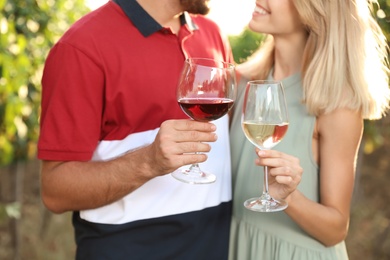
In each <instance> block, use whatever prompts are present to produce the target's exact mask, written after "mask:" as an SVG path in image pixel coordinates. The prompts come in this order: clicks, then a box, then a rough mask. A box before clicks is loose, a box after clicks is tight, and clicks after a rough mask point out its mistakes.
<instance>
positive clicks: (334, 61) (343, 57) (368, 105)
mask: <svg viewBox="0 0 390 260" xmlns="http://www.w3.org/2000/svg"><path fill="white" fill-rule="evenodd" d="M293 1H294V4H295V7H296V9H297V11H298V13H299V15H300V17H301V21H302V22H303V24H304V25H305V27H306V28H307V32H308V40H307V43H306V47H305V52H304V57H303V65H302V68H301V74H302V84H303V90H304V97H303V102H304V103H305V104H306V106H307V109H308V111H309V112H310V113H312V114H313V115H316V116H317V115H320V114H322V113H328V112H331V111H333V110H335V109H337V108H349V109H353V110H361V112H362V116H363V118H366V119H379V118H381V117H382V116H383V115H384V114H385V112H386V110H387V109H388V108H389V100H390V89H389V69H388V59H387V50H388V49H387V48H388V46H387V42H386V38H385V36H384V34H383V32H382V30H381V28H380V27H379V25H378V24H377V22H376V21H375V19H374V18H373V17H372V14H371V12H372V4H373V3H372V2H373V1H371V2H369V1H367V0H311V1H307V0H293ZM375 3H376V2H375ZM273 64H274V41H273V38H272V36H271V35H268V36H267V39H266V40H265V41H264V43H263V44H262V45H261V46H260V48H259V50H258V51H256V52H255V53H254V54H253V55H252V56H251V57H250V58H249V59H248V60H247V61H246V62H245V63H243V64H240V65H239V66H238V70H239V71H240V72H241V73H242V75H243V76H245V77H247V78H250V79H263V78H266V77H267V76H268V74H269V72H270V71H271V69H272V67H273Z"/></svg>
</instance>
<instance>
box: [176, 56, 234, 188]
mask: <svg viewBox="0 0 390 260" xmlns="http://www.w3.org/2000/svg"><path fill="white" fill-rule="evenodd" d="M176 94H177V102H178V104H179V106H180V107H181V109H182V110H183V111H184V113H186V114H187V115H188V116H189V117H190V118H192V119H193V120H196V121H202V122H207V121H212V120H216V119H219V118H221V117H223V116H224V115H226V114H227V113H228V111H229V110H230V109H231V108H232V107H233V104H234V101H235V97H236V75H235V67H234V65H233V64H231V63H228V62H223V61H217V60H213V59H207V58H189V59H186V60H185V62H184V67H183V70H182V73H181V75H180V78H179V83H178V86H177V92H176ZM172 176H173V177H174V178H176V179H178V180H180V181H182V182H185V183H190V184H205V183H213V182H215V181H216V176H215V175H214V174H212V173H207V172H204V171H202V170H201V169H200V167H199V164H197V163H196V164H192V165H191V166H190V167H189V168H187V169H183V168H179V169H178V170H176V171H174V172H173V173H172Z"/></svg>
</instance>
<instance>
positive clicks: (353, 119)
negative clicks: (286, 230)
mask: <svg viewBox="0 0 390 260" xmlns="http://www.w3.org/2000/svg"><path fill="white" fill-rule="evenodd" d="M317 127H318V133H319V148H318V149H319V160H320V161H319V164H320V203H317V202H314V201H311V200H309V199H307V198H306V197H305V196H303V194H302V193H300V192H299V191H295V192H293V193H292V194H291V195H290V196H289V198H288V203H289V207H288V208H287V209H286V210H285V212H286V213H287V214H288V215H289V216H290V217H291V218H292V219H293V220H294V221H295V222H296V223H297V224H298V225H299V226H301V227H302V229H304V230H305V231H306V232H307V233H308V234H310V235H311V236H313V237H314V238H316V239H317V240H319V241H320V242H321V243H323V244H324V245H325V246H332V245H335V244H337V243H339V242H341V241H343V240H344V239H345V237H346V236H347V233H348V226H349V219H350V203H351V198H352V193H353V185H354V176H355V166H356V159H357V152H358V149H359V144H360V141H361V137H362V132H363V120H362V117H361V115H360V113H359V112H355V111H351V110H347V109H338V110H337V111H334V112H332V113H330V114H327V115H322V116H320V117H319V118H318V120H317Z"/></svg>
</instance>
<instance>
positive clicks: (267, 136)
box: [242, 120, 288, 149]
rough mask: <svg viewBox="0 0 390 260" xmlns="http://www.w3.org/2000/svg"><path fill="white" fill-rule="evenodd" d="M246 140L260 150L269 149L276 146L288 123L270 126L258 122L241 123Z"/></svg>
mask: <svg viewBox="0 0 390 260" xmlns="http://www.w3.org/2000/svg"><path fill="white" fill-rule="evenodd" d="M242 128H243V130H244V133H245V136H246V138H248V140H249V141H251V143H253V144H254V145H255V146H257V147H258V148H260V149H271V148H272V147H274V146H275V145H277V144H278V143H279V142H280V141H281V140H282V138H283V137H284V135H285V134H286V132H287V128H288V123H281V124H270V123H264V122H259V121H251V120H249V121H245V122H243V123H242Z"/></svg>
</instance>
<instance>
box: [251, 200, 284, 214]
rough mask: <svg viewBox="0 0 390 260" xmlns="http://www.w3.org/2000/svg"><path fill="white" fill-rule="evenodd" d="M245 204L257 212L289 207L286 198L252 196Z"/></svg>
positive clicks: (274, 210) (280, 209)
mask: <svg viewBox="0 0 390 260" xmlns="http://www.w3.org/2000/svg"><path fill="white" fill-rule="evenodd" d="M244 206H245V207H246V208H247V209H249V210H252V211H257V212H277V211H282V210H285V209H286V208H287V206H288V205H287V202H285V201H284V200H276V199H273V198H272V197H271V198H270V199H268V200H267V199H262V198H261V197H260V198H251V199H248V200H246V201H245V202H244Z"/></svg>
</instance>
